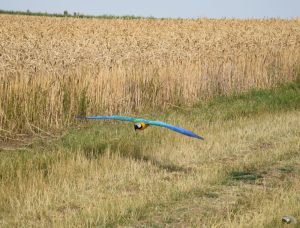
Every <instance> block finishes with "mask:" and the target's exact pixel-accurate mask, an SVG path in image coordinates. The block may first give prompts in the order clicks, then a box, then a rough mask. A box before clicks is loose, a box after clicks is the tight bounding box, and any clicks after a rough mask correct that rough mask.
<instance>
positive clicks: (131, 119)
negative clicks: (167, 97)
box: [77, 116, 204, 140]
mask: <svg viewBox="0 0 300 228" xmlns="http://www.w3.org/2000/svg"><path fill="white" fill-rule="evenodd" d="M77 118H78V119H88V120H99V119H110V120H121V121H128V122H134V123H138V122H143V123H145V124H150V125H154V126H160V127H165V128H168V129H170V130H173V131H176V132H179V133H181V134H184V135H187V136H190V137H193V138H197V139H202V140H203V139H204V138H203V137H201V136H199V135H197V134H195V133H194V132H192V131H189V130H187V129H184V128H181V127H177V126H174V125H171V124H168V123H165V122H161V121H155V120H146V119H141V118H134V117H130V116H87V117H77Z"/></svg>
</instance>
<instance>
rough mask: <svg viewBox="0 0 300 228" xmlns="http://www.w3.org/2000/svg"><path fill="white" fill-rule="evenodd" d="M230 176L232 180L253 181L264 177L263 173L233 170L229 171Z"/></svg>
mask: <svg viewBox="0 0 300 228" xmlns="http://www.w3.org/2000/svg"><path fill="white" fill-rule="evenodd" d="M229 176H230V178H231V180H234V181H246V182H253V181H256V180H258V179H260V178H262V177H263V176H262V175H261V174H259V173H257V172H254V171H232V172H230V173H229Z"/></svg>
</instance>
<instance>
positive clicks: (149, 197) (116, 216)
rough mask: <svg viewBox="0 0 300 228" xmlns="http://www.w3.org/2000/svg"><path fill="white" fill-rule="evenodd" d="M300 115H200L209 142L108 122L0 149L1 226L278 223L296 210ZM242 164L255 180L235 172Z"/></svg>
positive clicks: (218, 225) (242, 167)
mask: <svg viewBox="0 0 300 228" xmlns="http://www.w3.org/2000/svg"><path fill="white" fill-rule="evenodd" d="M299 115H300V113H299V111H287V112H279V113H269V114H268V113H265V114H261V115H255V116H254V117H252V118H237V119H235V120H234V121H232V120H228V121H225V122H224V121H222V122H221V121H213V122H210V123H209V122H204V123H203V122H202V123H201V129H202V131H203V132H205V136H206V138H207V140H206V141H198V140H193V139H190V138H185V137H182V136H181V135H179V134H175V133H174V134H172V133H171V132H169V131H167V130H166V131H163V132H162V131H161V129H159V128H149V129H147V131H145V132H143V133H142V135H140V134H139V135H134V134H135V133H134V132H133V131H132V126H131V125H130V126H129V127H128V128H129V129H128V128H127V127H126V126H117V125H115V124H113V123H106V125H108V126H106V127H104V126H103V125H102V124H100V125H98V126H95V127H93V128H92V129H86V130H81V131H79V132H78V131H74V132H73V133H70V135H68V136H65V138H63V139H62V140H61V141H57V142H49V143H47V142H40V143H39V144H37V145H35V146H33V147H32V148H28V149H26V150H25V151H15V152H12V151H9V152H4V151H3V152H1V163H0V168H1V182H0V224H2V225H3V226H18V227H20V226H24V227H28V226H34V227H49V226H54V227H57V226H72V227H78V226H81V227H82V226H88V225H89V226H113V227H114V226H116V225H118V224H119V225H126V226H137V227H140V226H141V225H147V226H150V225H151V226H154V225H157V226H161V225H163V224H170V225H173V226H182V227H187V226H191V225H195V226H198V225H199V224H203V225H207V226H214V227H246V226H248V225H249V227H265V226H266V225H268V224H270V226H272V227H273V226H275V225H277V226H279V225H280V222H281V216H283V215H285V214H291V215H294V216H296V217H297V216H299V215H300V213H299V211H300V208H299V187H300V186H299V181H297V180H298V179H299V175H300V163H299V150H300V144H299V133H300V132H299V129H300V125H299V124H300V121H299ZM178 117H179V116H178ZM172 119H173V120H177V121H179V122H181V123H182V125H186V126H189V125H196V126H199V125H200V122H197V121H194V122H192V123H189V121H188V120H187V119H186V120H184V119H183V118H182V117H180V118H178V119H177V117H176V115H175V116H173V117H172ZM113 128H115V129H116V131H113V130H112V129H113ZM105 135H107V136H105ZM105 137H107V138H108V139H107V140H106V139H105ZM114 138H115V139H114ZM95 139H98V140H95ZM45 143H46V144H45ZM101 143H108V145H107V147H101V146H100V145H102V144H101ZM242 171H243V172H249V173H253V174H255V175H252V176H251V177H253V176H254V178H249V177H248V176H246V177H244V176H239V178H235V177H236V176H237V175H238V174H236V173H238V172H240V173H242Z"/></svg>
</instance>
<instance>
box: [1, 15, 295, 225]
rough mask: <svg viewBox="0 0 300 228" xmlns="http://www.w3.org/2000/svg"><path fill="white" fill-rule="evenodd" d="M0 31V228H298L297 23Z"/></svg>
mask: <svg viewBox="0 0 300 228" xmlns="http://www.w3.org/2000/svg"><path fill="white" fill-rule="evenodd" d="M0 21H1V23H0V41H1V42H0V227H228V228H231V227H270V228H271V227H272V228H273V227H282V222H281V218H282V216H284V215H291V216H294V217H295V218H296V219H297V220H299V219H300V217H299V216H300V206H299V205H300V203H299V202H300V199H299V189H300V185H299V183H300V182H299V178H300V159H299V158H300V157H299V151H300V143H299V142H300V141H299V136H300V131H299V129H300V119H299V116H300V20H299V19H291V20H280V19H265V20H236V19H220V20H213V19H197V20H181V19H176V20H171V19H135V20H124V19H109V20H107V19H96V18H89V19H88V18H81V19H79V18H72V17H68V18H55V17H36V16H34V17H33V16H18V15H1V14H0ZM90 114H99V115H100V114H122V115H124V114H128V115H139V116H140V117H144V118H149V119H157V120H161V121H166V122H168V123H171V124H175V125H178V126H182V127H185V128H187V129H190V130H192V131H194V132H195V133H197V134H199V135H201V136H203V137H204V138H205V140H204V141H201V140H195V139H193V138H189V137H185V136H183V135H180V134H177V133H175V132H172V131H169V130H167V129H163V128H159V127H149V128H147V129H146V130H145V131H142V132H135V131H134V130H133V126H132V124H130V123H123V122H122V123H120V122H113V121H99V122H84V121H77V122H75V119H74V117H75V116H76V115H90ZM297 225H298V224H297Z"/></svg>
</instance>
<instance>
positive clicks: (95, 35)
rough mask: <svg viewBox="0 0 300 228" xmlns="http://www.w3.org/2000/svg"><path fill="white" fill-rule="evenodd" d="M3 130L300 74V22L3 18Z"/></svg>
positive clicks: (142, 108) (163, 104)
mask: <svg viewBox="0 0 300 228" xmlns="http://www.w3.org/2000/svg"><path fill="white" fill-rule="evenodd" d="M0 19H1V25H0V40H1V46H0V53H1V57H0V80H1V84H0V98H1V99H0V130H1V131H2V133H3V134H4V133H5V132H6V135H8V136H9V135H10V136H12V135H16V134H20V133H27V134H29V133H30V134H33V133H36V132H37V133H40V132H41V130H44V131H45V130H46V131H53V130H56V129H62V128H64V127H65V126H69V125H70V124H72V123H74V116H76V115H85V114H112V113H114V114H120V113H122V114H132V113H136V114H140V115H142V114H145V113H149V112H150V111H155V110H166V109H168V108H169V107H172V106H174V105H187V106H191V105H193V104H195V103H196V102H198V101H199V100H203V101H204V100H207V99H210V98H212V97H214V96H220V95H229V94H233V93H239V92H243V91H247V90H249V89H251V88H270V87H274V86H276V85H278V84H281V83H284V82H287V81H293V80H295V79H296V78H297V76H299V71H300V70H299V65H300V64H299V63H300V29H299V28H300V20H298V19H295V20H279V19H269V20H233V19H232V20H229V19H224V20H213V19H199V20H149V19H141V20H123V19H113V20H106V19H105V20H104V19H76V18H55V17H26V16H16V15H0Z"/></svg>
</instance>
